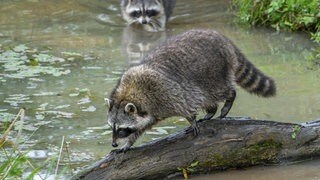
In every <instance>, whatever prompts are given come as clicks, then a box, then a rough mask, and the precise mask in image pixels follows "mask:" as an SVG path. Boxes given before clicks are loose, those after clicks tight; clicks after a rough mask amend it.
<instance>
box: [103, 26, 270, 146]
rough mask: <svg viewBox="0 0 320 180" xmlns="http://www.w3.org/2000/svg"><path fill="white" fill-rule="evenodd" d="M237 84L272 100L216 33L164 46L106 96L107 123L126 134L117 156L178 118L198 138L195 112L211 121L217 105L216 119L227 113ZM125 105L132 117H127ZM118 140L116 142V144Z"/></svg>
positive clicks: (197, 33)
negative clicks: (158, 124) (150, 131)
mask: <svg viewBox="0 0 320 180" xmlns="http://www.w3.org/2000/svg"><path fill="white" fill-rule="evenodd" d="M236 83H237V84H239V85H240V86H241V87H243V88H244V89H246V90H247V91H248V92H250V93H254V94H257V95H259V96H263V97H270V96H274V95H275V94H276V87H275V83H274V81H273V80H272V79H271V78H269V77H267V76H266V75H264V74H263V73H262V72H261V71H259V70H258V69H257V68H256V67H255V66H254V65H253V64H252V63H251V62H249V61H248V60H247V58H246V57H245V56H244V55H243V54H242V53H241V52H240V50H239V49H238V48H237V47H236V46H235V45H234V44H233V43H232V42H231V41H230V40H229V39H227V38H226V37H224V36H223V35H221V34H219V33H218V32H216V31H209V30H190V31H188V32H185V33H183V34H181V35H178V36H176V37H173V38H171V39H169V40H167V41H166V42H165V43H163V44H162V45H160V46H158V47H157V48H155V49H154V50H153V51H152V52H150V53H149V54H148V55H147V56H146V57H145V58H144V59H143V60H142V62H141V63H140V64H139V65H136V66H133V67H131V68H129V69H128V70H127V71H126V72H125V73H124V74H123V75H122V77H121V78H120V80H119V82H118V84H117V85H116V87H115V88H114V90H113V92H112V93H111V95H110V100H111V101H110V102H111V104H110V110H109V116H108V123H109V124H110V126H113V124H114V123H115V124H117V125H118V126H121V127H125V128H127V127H128V128H131V129H130V132H133V131H134V133H132V134H130V135H129V136H128V138H127V139H126V138H123V139H126V142H127V143H126V145H125V146H124V147H123V148H122V150H127V149H128V148H130V146H131V145H132V144H133V143H134V142H135V140H136V139H137V138H138V137H139V135H140V134H142V133H143V132H144V131H145V130H146V129H148V128H150V127H151V126H153V125H154V124H155V123H156V122H158V121H160V120H163V119H166V118H168V117H172V116H182V117H185V118H186V119H188V121H189V122H190V123H191V125H192V128H193V130H194V133H195V135H196V134H197V133H198V132H199V130H198V129H197V126H196V123H195V122H196V121H195V116H196V113H197V111H198V110H199V109H204V110H206V111H207V112H208V114H207V116H206V118H208V119H210V118H211V117H212V116H213V115H214V113H215V111H216V107H217V105H218V103H219V102H225V105H224V107H223V108H222V110H221V115H220V116H221V117H224V116H226V115H227V113H228V112H229V110H230V108H231V106H232V103H233V100H234V98H235V96H236V94H235V85H236ZM128 103H132V104H134V105H135V107H136V110H137V111H135V113H126V111H124V108H125V106H126V105H127V104H128ZM115 139H117V138H115Z"/></svg>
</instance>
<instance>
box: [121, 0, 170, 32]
mask: <svg viewBox="0 0 320 180" xmlns="http://www.w3.org/2000/svg"><path fill="white" fill-rule="evenodd" d="M175 3H176V1H175V0H121V3H120V6H121V12H122V16H123V18H124V19H125V20H126V21H127V22H128V23H129V24H136V23H138V24H141V25H142V26H143V27H144V29H145V30H147V31H163V30H164V29H165V26H166V22H167V21H168V19H169V17H170V15H171V14H172V10H173V8H174V6H175Z"/></svg>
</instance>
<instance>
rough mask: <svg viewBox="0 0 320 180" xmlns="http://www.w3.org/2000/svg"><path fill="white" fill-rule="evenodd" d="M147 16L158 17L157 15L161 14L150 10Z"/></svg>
mask: <svg viewBox="0 0 320 180" xmlns="http://www.w3.org/2000/svg"><path fill="white" fill-rule="evenodd" d="M146 14H147V15H148V16H149V17H152V16H157V15H158V14H159V11H157V10H154V9H150V10H146Z"/></svg>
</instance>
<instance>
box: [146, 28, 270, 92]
mask: <svg viewBox="0 0 320 180" xmlns="http://www.w3.org/2000/svg"><path fill="white" fill-rule="evenodd" d="M143 63H146V64H147V65H148V66H151V67H153V68H154V69H156V70H158V71H162V72H163V73H164V74H167V75H168V77H169V78H171V79H173V80H175V81H177V82H191V83H194V84H195V85H198V86H202V87H203V88H206V89H208V88H213V89H214V90H215V88H216V90H218V89H219V88H224V87H225V86H230V85H231V84H232V83H234V82H236V83H237V84H239V85H240V86H241V87H242V88H244V89H245V90H247V91H248V92H250V93H254V94H257V95H259V96H263V97H270V96H274V95H275V94H276V85H275V82H274V80H273V79H272V78H270V77H268V76H266V75H265V74H263V73H262V72H261V71H260V70H258V69H257V68H256V67H255V66H254V65H253V64H252V63H251V62H250V61H249V60H248V59H247V58H246V57H245V56H244V55H243V54H242V53H241V51H240V50H239V49H238V48H237V47H236V46H235V45H234V44H233V43H232V42H231V41H230V40H229V39H228V38H226V37H225V36H223V35H221V34H219V33H218V32H216V31H211V30H190V31H187V32H185V33H183V34H181V35H178V36H175V37H173V38H171V39H169V40H167V41H166V42H165V43H163V44H162V45H160V46H159V47H157V48H155V49H154V50H153V52H151V53H150V54H149V55H148V56H146V58H145V60H144V61H143Z"/></svg>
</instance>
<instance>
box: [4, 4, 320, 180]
mask: <svg viewBox="0 0 320 180" xmlns="http://www.w3.org/2000/svg"><path fill="white" fill-rule="evenodd" d="M227 8H228V4H227V3H226V2H224V1H222V0H218V1H209V0H199V1H192V0H185V1H178V4H177V7H176V9H175V13H174V16H173V17H172V21H171V22H170V23H169V25H168V30H167V31H166V32H162V33H146V32H141V31H137V30H135V29H131V28H128V27H126V25H125V23H124V21H123V20H122V19H121V16H120V13H119V6H118V1H117V0H109V1H100V0H94V1H88V0H79V1H66V0H55V1H53V0H50V1H49V0H47V1H44V0H22V1H12V0H10V1H9V0H2V1H0V44H1V45H0V53H2V54H3V53H4V52H7V51H8V50H10V49H14V48H15V47H16V48H18V49H19V48H21V44H23V45H24V46H25V47H27V50H25V51H28V52H25V51H16V52H18V55H17V56H18V57H22V56H23V54H24V53H29V54H30V51H33V53H35V52H36V53H37V54H42V55H43V54H45V55H48V56H50V58H51V60H52V57H53V58H57V59H60V60H61V59H62V61H61V62H60V61H59V60H56V61H53V62H51V61H50V62H43V63H42V62H40V63H41V64H40V65H38V64H37V65H35V67H40V66H41V67H42V66H44V67H54V68H57V69H59V71H62V72H65V73H60V74H59V73H58V74H54V73H51V74H50V73H43V72H40V73H37V74H33V75H32V77H24V76H23V75H22V76H21V75H19V74H17V71H18V70H13V69H10V68H9V69H8V67H7V66H9V65H10V64H9V65H8V63H7V62H4V60H3V59H1V57H0V112H1V113H10V114H12V115H14V114H17V113H18V111H19V109H20V108H22V107H24V108H26V119H25V127H26V128H25V129H26V130H25V131H23V135H24V136H25V137H27V136H29V135H30V134H31V132H32V131H34V129H38V130H37V131H36V132H35V133H34V134H33V136H32V137H31V141H32V143H30V144H29V145H28V146H27V148H26V149H34V150H35V151H31V152H30V154H29V156H30V157H34V158H39V159H45V158H46V157H48V156H50V155H51V154H56V153H57V149H59V147H60V143H61V139H62V136H65V138H66V141H67V142H69V149H68V151H69V153H70V155H69V156H70V160H68V161H69V162H70V161H71V162H72V164H73V165H74V167H77V166H81V165H83V164H86V163H87V162H91V161H94V160H96V159H98V158H100V157H103V156H104V155H106V154H107V153H108V152H109V151H110V150H111V149H112V147H111V134H110V130H108V129H107V128H103V126H105V124H106V111H105V109H104V102H103V97H105V96H108V93H109V92H110V91H111V90H112V88H113V86H114V85H115V82H116V80H117V78H118V77H119V75H120V74H121V73H122V72H123V71H124V70H125V69H126V68H127V67H128V66H129V64H132V63H135V62H137V61H138V60H139V58H140V57H141V56H143V55H144V54H145V53H146V52H147V51H148V50H149V49H150V48H152V47H154V46H155V45H156V44H158V43H160V42H162V41H163V40H165V39H166V38H167V37H169V36H172V35H174V34H178V33H180V32H183V31H186V30H188V29H192V28H209V29H216V30H218V31H220V32H221V33H223V34H225V35H226V36H227V37H229V38H230V39H232V40H233V41H234V42H235V44H236V45H237V46H238V47H239V48H240V49H242V51H243V52H244V54H246V55H247V57H248V58H249V59H250V60H251V61H252V62H253V63H254V64H256V66H258V67H259V68H260V69H261V70H262V71H263V72H265V73H266V74H268V75H270V76H271V77H273V78H274V79H275V80H276V83H277V85H278V95H277V97H275V98H272V99H263V98H258V97H256V96H252V95H249V94H248V93H246V92H244V91H243V90H240V89H239V93H238V96H237V99H236V101H235V104H234V107H233V109H232V110H231V112H230V114H229V115H231V116H251V117H253V118H257V119H271V120H277V121H286V122H305V121H309V120H314V119H318V118H320V93H319V89H320V83H319V82H320V70H319V69H320V68H319V67H314V66H313V64H312V62H310V61H308V60H306V56H307V55H308V53H309V52H310V49H311V48H312V47H313V46H314V44H312V43H311V42H310V41H309V39H308V37H306V36H305V35H303V34H299V33H288V34H287V33H281V34H278V33H276V32H274V31H273V30H266V29H262V28H261V29H259V28H258V29H249V28H246V27H241V26H239V25H236V24H235V23H234V22H233V17H232V15H231V14H230V13H228V12H226V9H227ZM19 45H20V46H19ZM31 53H32V52H31ZM38 59H39V58H38ZM28 63H30V62H28ZM20 69H23V67H21V68H20ZM52 71H53V70H52ZM0 123H1V121H0ZM186 126H188V123H187V122H186V121H184V120H181V119H178V118H175V119H171V120H169V121H166V122H162V123H160V124H159V125H158V128H155V129H152V130H151V131H149V132H147V133H146V134H145V135H144V136H143V137H142V138H140V140H139V142H140V143H141V142H147V141H149V140H150V139H154V138H159V137H162V136H165V135H166V134H168V133H172V132H175V131H178V130H181V129H183V128H185V127H186ZM39 154H40V155H41V156H40V157H39ZM312 166H318V167H319V166H320V162H316V163H314V162H313V164H312ZM290 167H291V166H290ZM298 167H301V166H298ZM302 167H308V165H302ZM284 169H285V172H286V173H288V174H290V173H291V171H297V169H296V168H288V167H283V168H276V170H275V169H274V168H265V169H264V172H266V174H267V173H273V172H274V171H279V172H281V171H282V170H284ZM299 170H301V171H303V173H308V171H309V168H299ZM252 171H254V172H256V173H260V172H261V169H257V170H250V172H249V171H248V173H243V171H242V172H240V173H241V174H242V175H241V176H243V179H249V177H252V176H251V175H249V174H251V173H252ZM310 171H312V169H311V170H310ZM225 173H226V174H228V175H227V176H228V177H238V175H237V173H230V175H229V173H228V172H225ZM244 174H246V175H244ZM262 174H263V173H262ZM275 174H277V173H275ZM223 176H225V175H221V174H219V175H212V176H210V177H213V178H218V179H222V178H223ZM319 176H320V173H315V174H314V176H312V177H310V178H309V177H307V178H309V179H317V178H319ZM210 177H209V178H210ZM219 177H221V178H219ZM202 178H207V177H202ZM292 178H293V179H294V177H292ZM230 179H231V178H230ZM279 179H283V178H282V176H280V175H279ZM284 179H285V178H284ZM296 179H300V178H296Z"/></svg>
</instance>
